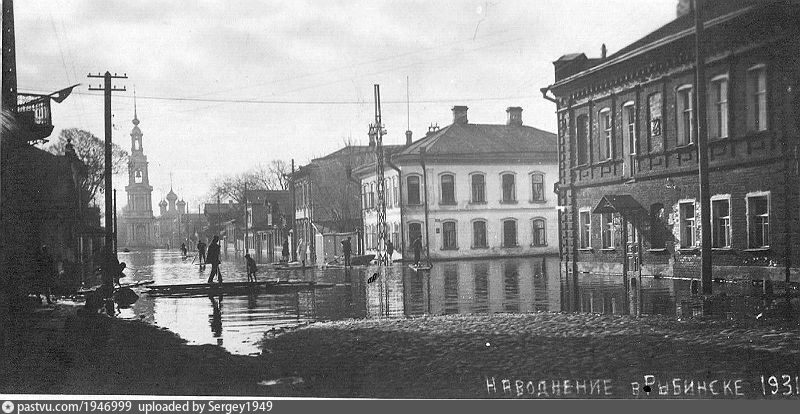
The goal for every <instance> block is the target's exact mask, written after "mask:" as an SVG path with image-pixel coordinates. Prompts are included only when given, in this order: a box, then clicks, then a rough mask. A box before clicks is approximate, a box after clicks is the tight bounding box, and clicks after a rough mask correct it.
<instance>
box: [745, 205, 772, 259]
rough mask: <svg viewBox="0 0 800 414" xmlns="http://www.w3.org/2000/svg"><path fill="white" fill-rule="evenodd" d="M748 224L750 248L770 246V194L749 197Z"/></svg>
mask: <svg viewBox="0 0 800 414" xmlns="http://www.w3.org/2000/svg"><path fill="white" fill-rule="evenodd" d="M747 226H748V234H749V237H748V239H749V241H748V247H749V248H751V249H757V248H764V247H769V195H762V196H750V197H747Z"/></svg>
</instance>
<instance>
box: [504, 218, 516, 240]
mask: <svg viewBox="0 0 800 414" xmlns="http://www.w3.org/2000/svg"><path fill="white" fill-rule="evenodd" d="M516 246H517V222H516V221H514V220H506V221H504V222H503V247H516Z"/></svg>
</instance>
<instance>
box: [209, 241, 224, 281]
mask: <svg viewBox="0 0 800 414" xmlns="http://www.w3.org/2000/svg"><path fill="white" fill-rule="evenodd" d="M206 263H211V274H210V275H209V276H208V283H213V282H214V276H218V277H219V283H222V273H220V271H219V237H217V236H214V239H212V240H211V244H210V245H209V246H208V254H207V255H206Z"/></svg>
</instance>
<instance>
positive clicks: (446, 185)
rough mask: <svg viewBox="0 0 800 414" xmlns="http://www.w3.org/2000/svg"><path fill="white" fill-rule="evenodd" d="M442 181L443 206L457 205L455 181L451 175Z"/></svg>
mask: <svg viewBox="0 0 800 414" xmlns="http://www.w3.org/2000/svg"><path fill="white" fill-rule="evenodd" d="M441 180H442V204H455V203H456V188H455V179H454V178H453V176H452V175H450V174H445V175H443V176H442V178H441Z"/></svg>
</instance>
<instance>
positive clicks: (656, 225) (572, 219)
mask: <svg viewBox="0 0 800 414" xmlns="http://www.w3.org/2000/svg"><path fill="white" fill-rule="evenodd" d="M686 3H687V2H685V1H681V2H679V8H678V11H679V15H678V17H677V18H676V19H675V20H673V21H671V22H669V23H668V24H666V25H665V26H663V27H661V28H659V29H658V30H656V31H654V32H652V33H651V34H649V35H647V36H645V37H643V38H641V39H639V40H637V41H636V42H634V43H632V44H631V45H629V46H627V47H625V48H623V49H622V50H620V51H618V52H616V53H614V54H612V55H610V56H607V57H606V56H602V57H601V58H597V59H590V58H587V56H586V55H585V54H582V53H575V54H568V55H564V56H562V57H561V58H560V59H558V60H557V61H556V62H554V66H555V83H554V84H552V85H550V86H548V87H547V88H543V90H542V92H543V93H544V94H545V97H547V98H548V99H551V100H553V101H555V102H556V104H557V106H558V112H557V116H558V126H559V127H558V145H559V154H560V155H559V187H558V197H559V205H560V206H563V208H562V210H561V212H560V219H559V224H560V229H559V231H560V236H561V237H560V251H561V266H562V269H563V270H564V271H565V274H566V275H567V276H568V277H574V278H576V279H577V277H578V275H579V274H582V273H583V274H589V275H596V276H597V277H611V276H613V277H619V276H621V277H622V278H623V280H624V282H625V283H626V285H625V286H627V287H629V288H632V290H631V293H633V291H634V290H635V286H636V284H637V283H638V285H639V286H641V282H642V279H641V278H642V277H674V278H690V279H699V278H700V250H699V247H700V239H701V231H702V229H701V226H700V223H701V220H700V205H699V174H698V164H697V156H698V150H697V147H696V137H695V135H696V131H695V130H694V128H693V121H694V116H695V111H694V108H693V107H694V106H695V102H694V83H695V53H694V50H695V49H694V45H695V36H694V32H695V31H694V14H693V12H692V11H691V10H690V9H689V8H687V7H685V4H686ZM704 3H705V6H704V9H703V16H704V21H705V26H704V27H705V29H704V49H705V51H704V54H705V62H706V63H705V72H706V79H705V80H704V81H705V83H706V85H707V91H708V95H707V96H708V97H707V119H708V157H709V166H710V168H709V171H710V172H709V178H710V190H711V191H710V194H711V206H710V208H711V223H712V228H711V236H712V245H713V252H712V263H713V277H714V278H726V279H753V280H778V281H782V280H785V278H786V277H789V275H790V276H791V278H792V279H793V280H795V281H796V280H797V263H799V262H800V248H798V247H797V246H799V245H800V244H798V243H797V234H796V233H797V229H798V226H800V223H798V217H800V214H798V213H799V212H798V210H797V205H798V180H797V168H798V167H797V149H798V125H797V119H798V114H797V103H798V101H799V100H798V97H797V91H798V88H799V87H800V82H799V81H800V79H799V78H798V76H799V75H798V74H800V61H798V60H797V56H796V55H797V50H798V45H800V26H798V25H797V21H798V18H800V3H798V2H796V1H770V0H763V1H755V0H750V1H735V2H734V1H721V0H707V1H705V2H704ZM603 55H605V52H603ZM548 93H551V94H552V95H553V96H554V98H550V97H549V96H548ZM627 290H628V289H627V288H626V291H627ZM573 300H576V301H577V300H579V298H577V297H576V298H573Z"/></svg>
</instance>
